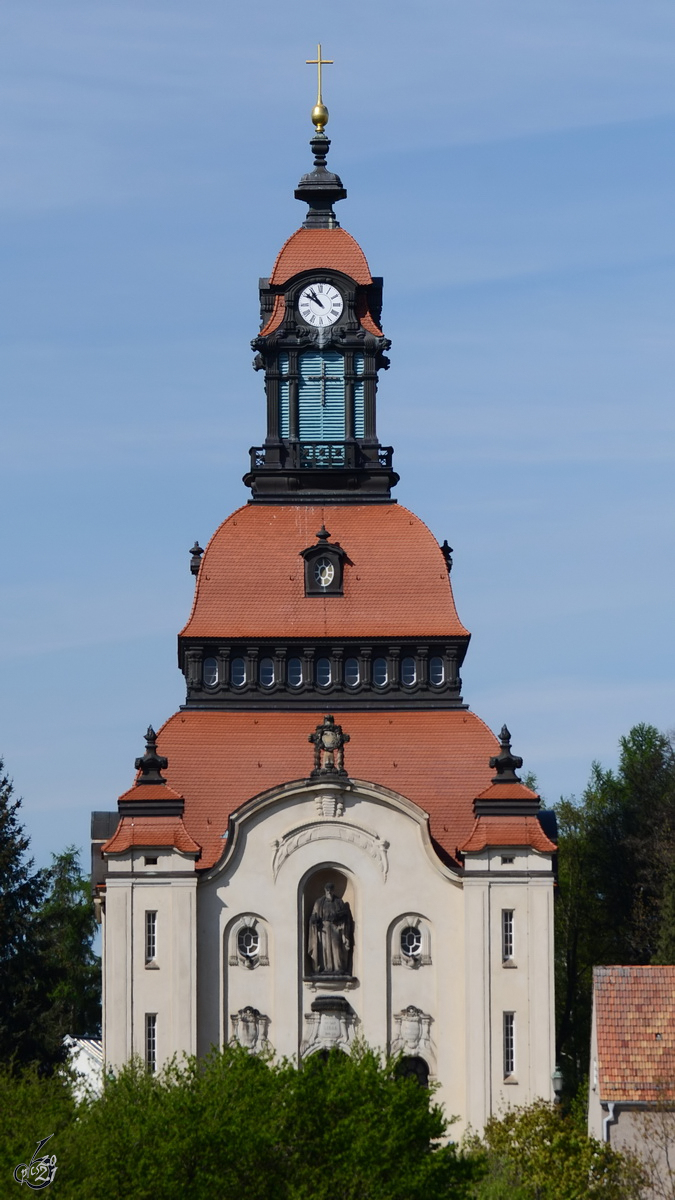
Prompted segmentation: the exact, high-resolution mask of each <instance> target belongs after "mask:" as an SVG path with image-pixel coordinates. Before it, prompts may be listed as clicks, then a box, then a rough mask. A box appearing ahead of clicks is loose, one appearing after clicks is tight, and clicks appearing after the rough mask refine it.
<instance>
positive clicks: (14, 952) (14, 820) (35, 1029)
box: [0, 760, 51, 1067]
mask: <svg viewBox="0 0 675 1200" xmlns="http://www.w3.org/2000/svg"><path fill="white" fill-rule="evenodd" d="M13 793H14V788H13V785H12V782H11V780H10V779H9V778H8V776H7V775H6V774H5V771H4V765H3V763H2V760H0V1062H3V1063H9V1062H12V1063H14V1064H15V1065H16V1066H17V1067H19V1066H21V1065H24V1064H27V1063H30V1062H34V1061H41V1060H42V1059H43V1057H44V1052H45V1045H44V1036H43V1030H42V1027H41V1026H42V1018H43V1015H44V986H43V985H44V980H43V974H42V957H41V951H42V943H41V938H40V935H39V931H38V929H37V923H36V913H37V911H38V909H39V906H40V905H41V903H42V901H43V899H44V897H45V894H46V891H47V886H48V878H47V872H46V871H35V870H34V869H33V866H34V864H33V860H32V859H31V858H29V857H28V847H29V839H28V837H27V836H26V834H25V833H24V830H23V828H22V826H21V824H20V822H19V815H18V814H19V809H20V807H21V801H20V800H19V799H18V798H14V794H13ZM50 1050H51V1048H50Z"/></svg>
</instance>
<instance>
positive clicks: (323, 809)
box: [314, 792, 345, 820]
mask: <svg viewBox="0 0 675 1200" xmlns="http://www.w3.org/2000/svg"><path fill="white" fill-rule="evenodd" d="M314 803H315V805H316V811H317V812H318V814H319V816H320V817H326V818H328V819H329V820H330V819H331V818H333V817H342V816H344V811H345V805H344V800H342V793H341V792H337V793H335V792H326V793H325V794H324V795H319V796H317V797H316V799H315V801H314Z"/></svg>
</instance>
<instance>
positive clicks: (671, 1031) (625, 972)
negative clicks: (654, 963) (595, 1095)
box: [593, 966, 675, 1102]
mask: <svg viewBox="0 0 675 1200" xmlns="http://www.w3.org/2000/svg"><path fill="white" fill-rule="evenodd" d="M593 996H594V1005H595V1018H596V1028H597V1039H598V1089H599V1093H600V1099H601V1100H604V1101H607V1100H623V1101H627V1102H630V1101H633V1102H635V1101H654V1102H658V1101H660V1100H665V1099H673V1098H675V966H674V967H594V968H593Z"/></svg>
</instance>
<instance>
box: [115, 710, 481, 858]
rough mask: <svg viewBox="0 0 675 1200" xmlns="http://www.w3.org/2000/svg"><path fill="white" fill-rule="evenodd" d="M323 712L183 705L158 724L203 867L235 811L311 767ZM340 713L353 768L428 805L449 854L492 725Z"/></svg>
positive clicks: (455, 715) (356, 774)
mask: <svg viewBox="0 0 675 1200" xmlns="http://www.w3.org/2000/svg"><path fill="white" fill-rule="evenodd" d="M323 717H324V711H317V712H313V713H312V712H309V713H306V712H305V713H303V712H259V713H246V712H223V711H208V710H206V711H205V710H199V709H185V710H183V711H181V712H178V713H176V714H175V715H174V716H173V717H171V718H170V720H169V721H167V723H166V725H164V726H163V728H162V729H161V730H160V732H159V734H158V739H157V744H158V750H159V752H160V753H161V754H163V755H166V756H167V757H168V760H169V766H168V768H167V770H166V776H167V779H168V780H169V782H170V784H171V786H172V787H173V788H174V789H175V790H176V791H178V792H179V793H180V794H181V795H182V796H184V797H185V811H184V815H183V821H184V823H185V828H186V830H187V833H188V835H189V836H190V837H191V838H192V839H194V841H195V842H196V843H198V844H199V846H201V848H202V857H201V859H200V860H199V868H200V869H202V868H205V867H209V866H212V865H213V864H214V863H215V862H217V861H218V859H219V858H220V857H221V855H222V853H223V849H224V845H225V843H224V841H223V835H224V834H225V832H226V831H227V827H228V820H229V817H230V814H231V813H233V812H235V810H238V809H240V808H241V806H242V804H244V803H245V802H246V801H247V800H250V799H252V798H253V797H254V796H257V795H259V794H260V793H261V792H265V791H268V790H269V789H270V788H274V787H278V786H280V785H281V784H283V783H287V782H290V781H292V780H297V779H305V778H307V777H308V775H309V772H310V770H311V769H312V766H313V751H312V748H311V747H310V746H309V745H308V742H307V737H308V734H309V733H311V732H312V730H313V729H314V728H315V727H316V725H317V724H319V723H320V722H321V721H322V720H323ZM339 719H340V721H341V723H342V726H343V728H344V730H345V733H348V734H349V735H350V737H351V741H350V743H349V746H348V748H347V753H346V762H345V766H346V768H347V770H348V772H349V775H350V776H351V777H352V778H354V779H362V780H366V781H372V782H374V783H376V784H380V785H382V786H383V787H385V788H389V789H390V790H391V791H395V792H398V793H399V794H401V795H403V796H406V797H407V798H408V799H410V800H412V801H413V802H414V803H415V804H417V805H419V807H420V808H421V809H422V810H423V811H425V812H427V813H429V817H430V830H431V834H432V837H433V838H434V839H435V841H436V842H437V843H438V844H439V846H440V847H441V848H442V850H443V851H444V852H445V853H446V854H447V855H449V856H450V857H453V858H454V857H455V856H456V852H457V846H458V845H462V844H463V843H464V842H466V840H467V838H468V837H469V834H470V833H471V830H472V828H473V825H474V816H473V807H472V805H473V797H474V796H475V795H476V793H477V792H479V791H480V790H481V788H482V787H484V786H485V784H486V783H487V780H488V779H489V777H490V767H489V765H488V760H489V758H490V756H491V755H493V754H494V753H495V750H496V748H497V746H498V743H497V739H496V738H495V736H494V734H493V733H492V732H491V731H490V730H489V729H488V727H487V726H486V725H485V724H484V723H483V721H481V720H480V718H479V717H477V716H475V714H474V713H470V712H466V711H463V710H461V709H458V710H450V711H445V712H411V711H404V712H401V711H397V712H392V713H391V714H390V713H388V712H354V713H341V714H340V717H339ZM130 820H131V818H128V817H127V818H124V819H123V822H122V824H123V825H124V824H125V823H128V822H129V821H130ZM145 820H146V819H145V818H136V827H140V828H139V830H138V834H136V833H135V834H134V837H135V838H136V841H135V843H134V844H139V842H138V840H137V838H138V836H139V835H140V836H145V834H144V833H142V832H141V831H143V830H145ZM163 821H164V822H165V823H166V824H167V826H168V824H171V822H172V821H173V818H161V817H155V818H149V819H148V823H149V824H154V823H156V824H157V825H158V826H159V825H160V824H161V823H162V822H163ZM127 828H128V826H127ZM117 836H118V835H117V834H116V835H115V837H114V838H113V839H111V843H112V842H116V838H117ZM125 836H126V837H128V836H129V834H126V835H125ZM161 836H168V833H167V832H165V833H163V834H162V835H161ZM111 843H108V846H107V848H108V849H110V848H111ZM180 848H181V847H179V849H180ZM114 849H115V850H117V849H118V844H117V843H116V844H115V846H114Z"/></svg>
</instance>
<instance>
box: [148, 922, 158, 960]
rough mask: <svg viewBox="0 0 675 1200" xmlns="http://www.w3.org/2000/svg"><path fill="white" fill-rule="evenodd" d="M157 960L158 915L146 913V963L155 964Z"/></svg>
mask: <svg viewBox="0 0 675 1200" xmlns="http://www.w3.org/2000/svg"><path fill="white" fill-rule="evenodd" d="M156 958H157V913H156V912H151V911H146V913H145V961H146V963H149V962H154V961H155V959H156Z"/></svg>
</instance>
